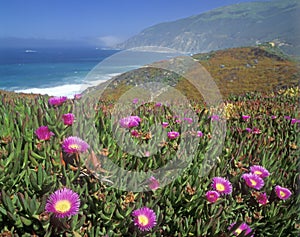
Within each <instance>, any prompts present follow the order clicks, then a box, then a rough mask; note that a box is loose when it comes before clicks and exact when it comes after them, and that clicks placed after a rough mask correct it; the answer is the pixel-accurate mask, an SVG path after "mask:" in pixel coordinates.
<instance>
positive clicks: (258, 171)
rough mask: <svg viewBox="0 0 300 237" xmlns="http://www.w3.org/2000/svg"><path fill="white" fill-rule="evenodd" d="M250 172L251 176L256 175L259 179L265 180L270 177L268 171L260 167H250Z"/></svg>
mask: <svg viewBox="0 0 300 237" xmlns="http://www.w3.org/2000/svg"><path fill="white" fill-rule="evenodd" d="M250 171H251V173H252V174H256V175H258V176H259V177H261V178H266V177H268V176H269V175H270V173H269V171H268V170H267V169H266V168H264V167H262V166H260V165H253V166H251V167H250Z"/></svg>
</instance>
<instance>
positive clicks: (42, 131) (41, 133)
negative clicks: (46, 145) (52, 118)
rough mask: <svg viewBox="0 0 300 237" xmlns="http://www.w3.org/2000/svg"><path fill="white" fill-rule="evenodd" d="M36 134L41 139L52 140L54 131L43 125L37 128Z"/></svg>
mask: <svg viewBox="0 0 300 237" xmlns="http://www.w3.org/2000/svg"><path fill="white" fill-rule="evenodd" d="M35 135H36V136H37V137H38V139H39V140H45V141H46V140H50V138H51V136H53V135H54V133H53V132H51V131H50V130H49V128H48V127H47V126H41V127H39V128H38V129H36V130H35Z"/></svg>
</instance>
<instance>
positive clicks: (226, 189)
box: [212, 177, 232, 194]
mask: <svg viewBox="0 0 300 237" xmlns="http://www.w3.org/2000/svg"><path fill="white" fill-rule="evenodd" d="M212 188H213V189H214V190H215V191H217V192H218V193H220V194H230V193H231V192H232V185H231V183H230V182H229V181H228V180H227V179H225V178H222V177H214V178H213V179H212Z"/></svg>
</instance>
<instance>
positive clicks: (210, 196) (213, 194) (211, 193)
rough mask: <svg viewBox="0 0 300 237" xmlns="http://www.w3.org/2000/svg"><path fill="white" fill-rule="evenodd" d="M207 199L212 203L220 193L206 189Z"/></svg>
mask: <svg viewBox="0 0 300 237" xmlns="http://www.w3.org/2000/svg"><path fill="white" fill-rule="evenodd" d="M205 197H206V199H207V201H209V202H210V203H214V202H216V201H217V200H218V198H219V197H220V194H219V193H218V192H217V191H207V192H206V194H205Z"/></svg>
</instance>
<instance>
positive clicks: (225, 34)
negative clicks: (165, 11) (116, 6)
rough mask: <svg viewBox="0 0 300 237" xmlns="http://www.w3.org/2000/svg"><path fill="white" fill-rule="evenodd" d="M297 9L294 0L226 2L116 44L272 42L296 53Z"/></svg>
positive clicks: (299, 49) (213, 46)
mask: <svg viewBox="0 0 300 237" xmlns="http://www.w3.org/2000/svg"><path fill="white" fill-rule="evenodd" d="M299 12H300V3H299V1H298V0H285V1H281V0H273V1H267V2H249V3H240V4H235V5H229V6H226V7H221V8H217V9H215V10H212V11H208V12H206V13H203V14H200V15H195V16H191V17H188V18H184V19H180V20H177V21H172V22H165V23H161V24H158V25H154V26H152V27H149V28H146V29H145V30H143V31H142V32H141V33H140V34H138V35H136V36H133V37H132V38H130V39H128V40H127V41H125V42H124V43H122V44H120V45H118V47H119V48H123V49H124V48H125V49H126V48H134V47H141V46H161V47H168V48H172V49H176V50H180V51H183V52H191V53H199V52H209V51H212V50H218V49H225V48H233V47H240V46H246V45H252V46H255V45H257V44H259V43H264V42H269V41H274V42H276V43H277V45H278V46H279V47H281V49H282V50H284V52H285V53H288V54H291V55H297V56H300V29H299V28H300V27H299V23H298V22H299V18H298V16H299Z"/></svg>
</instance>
